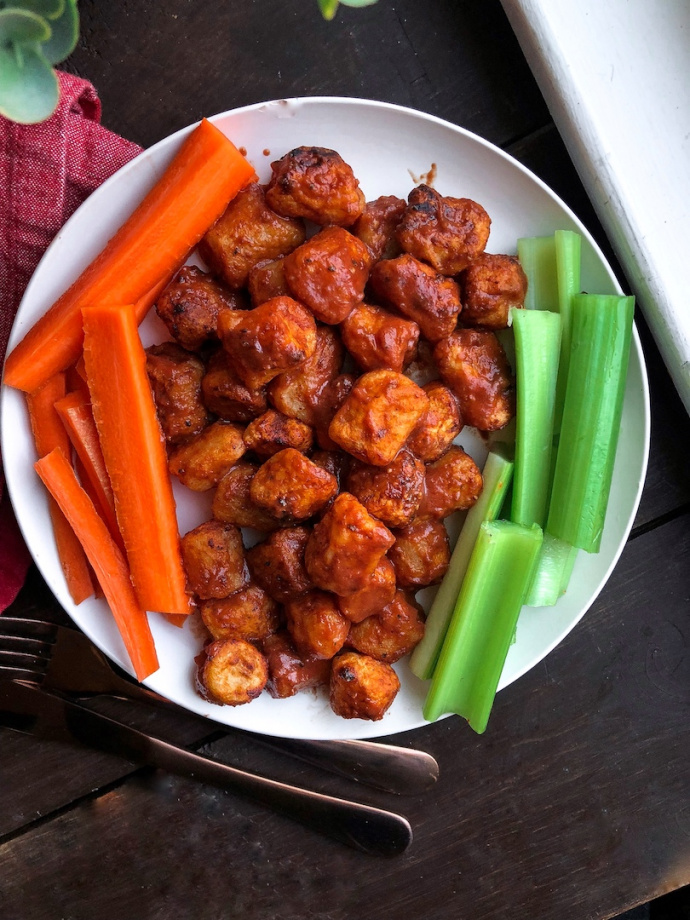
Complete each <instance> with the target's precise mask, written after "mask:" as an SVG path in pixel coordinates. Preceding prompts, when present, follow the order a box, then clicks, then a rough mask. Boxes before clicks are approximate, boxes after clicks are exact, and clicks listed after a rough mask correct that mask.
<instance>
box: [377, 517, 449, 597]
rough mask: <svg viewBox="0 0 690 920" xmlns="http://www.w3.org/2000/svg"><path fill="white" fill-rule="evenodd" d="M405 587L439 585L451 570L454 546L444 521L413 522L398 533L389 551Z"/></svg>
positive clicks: (398, 578) (396, 573) (415, 588)
mask: <svg viewBox="0 0 690 920" xmlns="http://www.w3.org/2000/svg"><path fill="white" fill-rule="evenodd" d="M388 558H389V559H390V561H391V562H392V563H393V567H394V568H395V577H396V580H397V582H398V585H399V586H400V587H401V588H412V589H414V590H415V591H416V590H417V588H425V587H426V586H427V585H436V584H438V583H439V582H440V581H441V579H442V578H443V576H444V575H445V574H446V570H447V569H448V563H449V562H450V546H449V543H448V533H447V532H446V528H445V527H444V526H443V524H442V523H441V521H431V520H422V521H413V522H412V523H411V524H408V525H407V527H404V528H402V530H396V532H395V544H394V545H393V547H392V549H391V550H390V552H389V554H388Z"/></svg>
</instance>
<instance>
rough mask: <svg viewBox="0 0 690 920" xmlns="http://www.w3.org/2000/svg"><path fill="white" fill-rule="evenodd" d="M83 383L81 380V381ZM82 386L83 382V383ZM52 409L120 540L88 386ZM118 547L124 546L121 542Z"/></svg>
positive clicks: (98, 504)
mask: <svg viewBox="0 0 690 920" xmlns="http://www.w3.org/2000/svg"><path fill="white" fill-rule="evenodd" d="M82 383H83V381H82ZM84 386H85V385H84ZM55 410H56V412H57V414H58V416H59V418H60V419H61V420H62V423H63V425H64V426H65V431H66V432H67V435H68V437H69V439H70V441H71V443H72V447H73V448H74V450H75V451H76V454H77V457H79V460H80V461H81V467H82V470H83V472H84V475H85V476H86V477H87V479H88V482H89V485H90V489H89V488H86V486H85V484H84V481H83V480H82V485H84V488H85V489H86V492H87V493H88V495H89V497H90V498H91V500H92V501H93V503H94V505H95V506H96V510H97V511H98V512H99V514H100V515H101V517H102V518H103V520H104V521H105V523H106V524H107V525H108V530H109V531H110V535H111V536H112V538H113V539H114V540H115V542H116V543H119V544H122V537H121V536H120V531H119V530H118V526H117V517H116V516H115V498H114V496H113V487H112V486H111V484H110V477H109V476H108V471H107V469H106V468H105V460H104V459H103V451H102V450H101V444H100V441H99V440H98V431H97V430H96V423H95V422H94V420H93V414H92V412H91V402H90V400H89V393H88V390H86V391H84V390H82V389H79V390H75V391H73V392H72V393H68V394H67V395H66V396H63V397H62V398H61V399H58V400H57V402H56V403H55ZM120 548H121V549H122V550H124V545H121V546H120Z"/></svg>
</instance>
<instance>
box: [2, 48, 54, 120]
mask: <svg viewBox="0 0 690 920" xmlns="http://www.w3.org/2000/svg"><path fill="white" fill-rule="evenodd" d="M19 47H20V48H21V63H20V61H19V60H18V56H17V55H16V54H15V50H14V48H13V47H11V46H10V47H9V48H8V47H6V46H5V45H4V44H3V43H0V115H4V116H5V117H6V118H9V119H11V120H12V121H16V122H19V124H24V125H30V124H35V123H36V122H39V121H44V120H45V119H46V118H48V117H49V116H50V115H51V114H52V113H53V111H54V110H55V107H56V106H57V103H58V97H59V89H58V81H57V76H56V75H55V72H54V70H53V68H52V67H51V66H50V64H49V63H48V61H46V59H45V57H44V56H43V55H42V54H41V50H40V47H39V45H38V44H28V43H24V44H22V45H20V46H19Z"/></svg>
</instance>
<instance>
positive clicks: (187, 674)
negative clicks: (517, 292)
mask: <svg viewBox="0 0 690 920" xmlns="http://www.w3.org/2000/svg"><path fill="white" fill-rule="evenodd" d="M212 120H213V121H214V122H215V124H216V125H217V126H218V127H219V128H220V129H221V130H222V131H224V132H225V133H226V134H227V135H228V136H229V137H230V138H232V140H233V141H234V142H235V144H236V145H237V146H238V147H243V148H244V149H246V151H247V155H248V157H249V159H250V160H251V162H252V163H253V164H254V166H255V168H256V170H257V172H258V174H259V177H260V179H261V180H262V181H265V180H267V179H268V177H269V176H270V162H271V160H273V159H277V158H278V157H280V156H282V155H283V154H284V153H285V152H287V151H288V150H291V149H292V148H293V147H297V146H301V145H305V144H308V145H318V146H323V147H331V148H333V149H335V150H337V151H339V153H340V154H341V155H342V156H343V157H344V159H345V160H346V161H347V162H348V163H350V164H351V165H352V167H353V168H354V171H355V174H356V175H357V176H358V178H359V179H360V182H361V186H362V189H363V191H364V193H365V195H366V196H367V198H374V197H377V196H378V195H382V194H395V195H399V196H400V197H407V194H408V192H409V191H410V189H411V188H412V187H413V186H414V185H415V184H417V182H418V181H423V179H422V180H420V177H422V176H423V175H424V174H426V173H428V172H429V170H431V169H432V168H433V169H434V171H435V174H436V176H435V179H434V185H435V187H436V188H437V189H438V190H439V191H440V192H441V193H442V194H448V195H455V196H458V197H468V198H473V199H475V200H477V201H479V202H480V203H481V204H482V205H483V206H484V207H485V208H486V209H487V211H488V212H489V214H490V215H491V218H492V221H493V222H492V228H491V236H490V239H489V246H488V250H489V251H490V252H514V251H515V246H516V240H517V238H518V237H519V236H537V235H542V234H549V233H552V232H553V231H554V230H556V229H558V228H564V229H572V230H577V231H579V232H580V233H581V234H582V236H583V238H584V239H583V273H582V278H583V286H584V289H585V290H590V291H594V290H596V291H601V292H609V291H610V292H615V291H619V287H618V284H617V282H616V280H615V278H614V276H613V274H612V272H611V269H610V268H609V266H608V265H607V264H606V262H605V260H604V258H603V256H602V254H601V252H600V251H599V249H598V248H597V247H596V244H595V243H594V241H593V240H592V238H591V236H590V235H589V234H588V233H587V231H586V230H585V228H584V227H583V226H582V225H581V224H580V222H579V221H578V220H577V218H576V217H575V216H574V215H573V214H572V212H571V211H570V210H569V209H568V208H567V207H566V206H565V205H564V204H563V202H561V201H560V200H559V199H558V198H557V197H556V196H555V195H554V194H553V192H551V191H550V190H549V189H548V188H547V187H546V186H545V185H544V184H543V183H542V182H541V181H540V180H539V179H537V178H536V177H535V176H533V175H532V174H531V173H530V172H529V171H528V170H526V169H525V168H524V167H522V166H521V165H520V164H519V163H517V162H516V161H515V160H513V159H512V158H511V157H509V156H507V155H506V154H505V153H503V152H502V151H501V150H499V149H497V148H495V147H493V146H492V145H491V144H489V143H487V142H486V141H484V140H482V139H480V138H478V137H476V136H474V135H472V134H470V133H468V132H467V131H464V130H462V129H461V128H457V127H455V126H454V125H451V124H448V123H446V122H443V121H441V120H439V119H438V118H434V117H432V116H430V115H424V114H421V113H419V112H415V111H412V110H410V109H405V108H399V107H397V106H392V105H385V104H383V103H379V102H369V101H365V100H356V99H337V98H333V99H332V98H313V99H295V100H288V101H284V100H281V101H276V102H269V103H264V104H260V105H253V106H248V107H246V108H243V109H237V110H235V111H233V112H227V113H224V114H222V115H218V116H216V117H215V118H213V119H212ZM189 130H191V129H189V128H188V129H185V130H183V131H179V132H178V133H177V134H174V135H172V136H171V137H169V138H167V139H166V140H163V141H161V142H160V143H159V144H156V145H155V146H154V147H152V148H151V149H150V150H148V151H146V152H145V153H143V154H142V155H141V156H140V157H138V158H137V159H136V160H134V161H133V162H131V163H129V164H128V165H127V166H125V167H124V168H123V169H121V170H120V172H119V173H117V174H116V175H115V176H113V177H112V178H111V179H110V180H108V181H107V182H106V183H105V184H104V185H103V186H101V188H100V189H98V190H97V191H96V192H94V194H93V195H92V196H91V197H90V198H89V199H88V200H87V201H86V202H85V203H84V204H83V205H82V207H81V208H80V209H79V210H78V211H77V213H76V214H75V215H74V216H73V217H72V218H71V219H70V221H69V222H68V223H67V224H66V225H65V227H64V228H63V229H62V230H61V231H60V233H59V234H58V236H57V237H56V239H55V241H54V242H53V244H52V245H51V247H50V249H49V250H48V251H47V253H46V254H45V256H44V258H43V260H42V261H41V263H40V265H39V267H38V269H37V271H36V273H35V275H34V277H33V278H32V280H31V283H30V284H29V287H28V289H27V291H26V294H25V296H24V299H23V301H22V304H21V307H20V309H19V313H18V315H17V320H16V322H15V325H14V329H13V331H12V336H11V338H10V348H12V346H13V345H15V344H16V343H17V342H18V341H19V340H20V339H21V338H22V337H23V335H24V334H25V333H26V331H27V329H28V328H29V327H30V326H31V325H32V324H33V323H34V322H35V320H36V319H37V318H38V317H39V316H40V315H41V314H42V313H43V312H44V311H45V310H46V309H47V308H48V307H49V306H50V304H51V303H52V302H53V301H54V300H55V299H56V297H57V296H58V295H59V294H60V293H61V292H62V291H63V290H64V289H65V288H66V287H67V286H68V285H69V284H70V283H71V282H72V281H73V279H74V278H75V277H76V276H77V275H78V274H79V273H80V271H81V270H82V269H83V268H84V267H85V266H86V265H87V264H88V263H89V262H90V261H91V259H92V258H93V257H94V256H95V255H96V254H97V253H98V252H99V251H100V250H101V249H102V247H103V246H104V244H105V243H106V241H107V240H108V239H109V237H110V236H111V235H112V233H113V231H114V230H115V229H116V228H117V227H118V226H119V225H120V224H121V223H122V222H123V220H124V219H125V218H126V217H127V216H128V214H129V213H130V212H131V211H132V210H133V208H134V206H135V205H136V204H137V203H138V202H139V200H140V199H141V198H142V197H143V195H144V194H145V193H146V192H147V191H148V189H149V188H150V187H151V185H152V184H153V183H154V181H155V180H156V178H157V177H158V176H159V175H160V174H161V172H162V171H163V169H164V168H165V166H166V164H167V163H168V162H169V160H170V159H171V157H172V155H173V154H174V152H175V151H176V150H177V148H178V147H179V145H180V143H181V142H182V139H183V138H184V137H185V135H186V134H187V133H188V132H189ZM434 164H435V165H434ZM141 258H146V253H144V252H142V253H141ZM142 337H143V339H144V343H145V344H150V343H151V342H152V341H155V340H158V341H160V340H161V339H162V338H167V335H166V334H165V330H164V327H162V324H160V323H159V321H158V319H157V318H156V317H150V318H147V320H146V321H145V323H144V325H143V326H142ZM459 441H460V443H462V444H463V446H464V447H465V448H466V449H467V450H468V451H469V452H470V453H472V454H473V455H474V456H475V459H476V460H477V461H478V462H479V463H483V459H484V456H485V450H486V448H485V446H484V444H483V442H482V441H481V439H479V438H478V437H473V436H472V434H471V433H468V432H466V431H465V432H463V433H462V434H461V436H460V438H459ZM648 445H649V394H648V388H647V378H646V373H645V368H644V362H643V358H642V352H641V349H640V344H639V339H638V337H637V334H635V337H634V345H633V352H632V355H631V362H630V371H629V375H628V382H627V389H626V395H625V404H624V410H623V421H622V425H621V433H620V442H619V450H618V457H617V460H616V466H615V471H614V479H613V488H612V491H611V501H610V508H609V513H608V516H607V520H606V526H605V529H604V537H603V541H602V546H601V552H600V553H599V554H598V555H596V556H589V555H587V554H585V553H580V558H579V561H578V563H577V566H576V569H575V572H574V574H573V578H572V582H571V587H570V589H569V591H568V594H567V595H566V596H565V597H564V598H562V599H561V600H560V601H559V603H558V604H557V605H556V606H555V607H551V608H544V609H531V608H530V609H525V610H524V611H523V614H522V616H521V618H520V623H519V627H518V632H517V641H516V642H515V644H514V645H513V646H512V647H511V649H510V653H509V655H508V659H507V661H506V665H505V669H504V671H503V675H502V678H501V683H500V687H506V686H507V685H508V684H510V683H511V682H512V681H514V680H516V679H517V678H518V677H519V676H520V675H522V674H524V673H525V671H527V670H529V669H530V668H531V667H533V666H534V665H535V664H537V662H539V661H541V659H542V658H543V657H544V656H545V655H546V654H548V652H549V651H551V649H553V648H554V646H556V645H557V644H558V643H559V642H560V641H561V639H562V638H563V637H564V636H565V635H566V634H567V633H568V632H569V631H570V630H571V629H572V628H573V627H574V626H575V624H576V623H577V622H578V620H579V619H580V618H581V617H582V616H583V614H584V613H585V611H586V610H587V609H588V608H589V606H590V605H591V604H592V602H593V601H594V599H595V598H596V596H597V595H598V593H599V591H600V590H601V588H602V587H603V585H604V583H605V582H606V580H607V578H608V576H609V574H610V572H611V570H612V568H613V566H614V565H615V563H616V561H617V559H618V557H619V555H620V553H621V551H622V549H623V546H624V544H625V540H626V538H627V535H628V533H629V530H630V527H631V526H632V521H633V518H634V515H635V512H636V510H637V506H638V503H639V498H640V493H641V490H642V484H643V480H644V474H645V468H646V462H647V453H648ZM2 453H3V459H4V464H5V472H6V476H7V483H8V487H9V491H10V496H11V498H12V502H13V504H14V508H15V511H16V514H17V518H18V520H19V524H20V526H21V528H22V532H23V534H24V536H25V538H26V542H27V544H28V546H29V549H30V550H31V552H32V554H33V557H34V559H35V560H36V563H37V565H38V567H39V569H40V570H41V572H42V574H43V576H44V578H45V580H46V581H47V583H48V584H49V585H50V587H51V589H52V590H53V591H54V593H55V595H56V597H57V598H58V600H59V601H60V603H61V604H62V606H63V607H64V608H65V610H66V611H67V612H68V613H69V615H70V616H71V617H72V619H73V620H74V621H75V622H76V623H77V624H78V625H79V627H80V628H81V629H82V630H83V631H84V632H85V633H86V634H87V635H88V636H89V637H90V638H91V639H92V640H93V641H94V642H95V643H96V644H97V645H98V646H99V647H100V648H101V649H103V651H104V652H106V653H107V654H108V655H109V656H110V657H111V658H112V659H113V660H114V661H116V662H117V663H118V664H119V665H121V666H122V667H124V668H127V669H128V670H130V671H131V669H129V666H128V664H127V659H126V655H125V652H124V648H123V646H122V642H121V640H120V638H119V635H118V633H117V630H116V629H115V626H114V623H113V621H112V618H111V616H110V613H109V611H108V609H107V607H106V605H105V604H104V603H103V602H102V601H96V600H88V601H85V602H84V603H82V604H80V605H79V607H75V606H74V604H73V603H72V602H71V600H70V597H69V594H68V592H67V588H66V586H65V581H64V578H63V575H62V572H61V569H60V566H59V563H58V559H57V555H56V551H55V544H54V541H53V538H52V534H51V527H50V522H49V518H48V511H47V503H46V496H45V493H44V490H43V488H42V486H41V485H40V483H39V480H38V478H37V476H36V475H35V474H34V473H33V470H32V464H33V462H34V460H35V453H34V447H33V443H32V439H31V435H30V431H29V426H28V420H27V415H26V409H25V402H24V399H23V398H22V396H21V394H20V393H18V392H17V391H14V390H11V389H9V388H7V387H3V393H2ZM176 498H177V499H178V508H179V517H180V527H181V530H182V532H186V531H187V530H189V529H190V528H191V527H194V526H196V525H197V524H198V523H200V522H201V521H202V520H204V519H206V518H207V517H208V516H209V512H208V509H209V503H208V501H207V500H206V499H205V498H202V499H200V498H199V496H198V495H194V494H192V493H189V492H187V490H185V489H183V488H182V487H176ZM151 620H152V627H153V631H154V635H155V640H156V645H157V648H158V653H159V657H160V662H161V667H160V670H159V671H158V672H157V673H156V674H154V675H153V676H152V677H151V678H150V679H149V680H148V681H147V685H148V686H149V687H151V688H152V689H153V690H155V691H157V692H158V693H161V694H163V695H164V696H166V697H168V698H169V699H171V700H174V701H175V702H176V703H179V704H180V705H181V706H184V707H185V708H187V709H189V710H192V711H194V712H196V713H199V714H202V715H206V716H208V717H210V718H212V719H214V720H216V721H217V722H221V723H225V724H227V725H235V726H239V727H241V728H244V729H249V730H251V731H256V732H261V733H264V734H271V735H279V736H288V737H295V738H367V737H376V736H381V735H386V734H393V733H395V732H401V731H406V730H408V729H412V728H416V727H419V726H421V725H425V724H426V723H425V722H424V720H423V718H422V711H421V707H422V702H423V699H424V695H425V684H424V683H423V682H422V681H419V680H417V679H416V678H415V677H413V675H411V674H410V672H409V670H408V669H407V666H406V665H405V663H404V662H403V663H400V664H399V665H397V668H398V670H399V673H400V674H401V677H402V685H403V686H402V690H401V692H400V693H399V695H398V697H397V699H396V700H395V702H394V704H393V706H392V707H391V709H390V710H389V712H388V713H387V714H386V715H385V717H384V718H383V720H382V721H380V722H374V723H370V722H365V721H360V720H345V719H341V718H339V717H337V716H335V715H334V714H333V713H332V712H331V710H330V708H329V706H328V701H327V698H326V696H325V694H323V693H315V692H306V693H302V694H299V695H298V696H296V697H294V698H292V699H289V700H274V699H272V698H271V697H270V696H268V694H263V695H262V696H261V697H260V698H259V699H258V700H255V701H254V702H252V703H251V704H249V705H248V706H241V707H237V708H230V707H219V706H213V705H211V704H209V703H206V702H204V701H203V700H202V699H200V698H199V697H198V696H197V694H196V693H195V691H194V687H193V659H194V655H195V654H196V653H197V651H198V649H199V647H200V645H201V637H200V636H199V634H198V629H195V628H194V623H192V622H189V623H188V624H187V625H186V626H185V628H184V629H183V630H180V629H177V628H175V627H173V626H171V625H170V624H168V623H167V622H165V621H164V620H163V619H162V618H161V617H158V616H156V615H152V617H151Z"/></svg>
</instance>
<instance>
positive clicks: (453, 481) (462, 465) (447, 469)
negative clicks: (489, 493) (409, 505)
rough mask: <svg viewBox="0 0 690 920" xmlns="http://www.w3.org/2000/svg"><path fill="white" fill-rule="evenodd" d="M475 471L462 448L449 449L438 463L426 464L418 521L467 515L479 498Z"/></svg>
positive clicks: (479, 481)
mask: <svg viewBox="0 0 690 920" xmlns="http://www.w3.org/2000/svg"><path fill="white" fill-rule="evenodd" d="M483 485H484V483H483V479H482V474H481V472H480V470H479V467H478V466H477V464H476V463H475V462H474V460H473V459H472V457H470V455H469V454H466V453H465V451H464V450H463V449H462V447H456V446H453V447H451V448H450V450H449V451H447V452H446V453H445V454H444V455H443V456H442V457H439V459H438V460H434V462H433V463H429V464H427V467H426V477H425V486H424V497H423V498H422V501H421V502H420V505H419V509H418V512H417V515H418V517H419V518H431V519H434V520H441V519H442V518H444V517H448V515H449V514H453V512H454V511H467V510H468V509H469V508H471V507H472V505H474V503H475V502H476V501H477V499H478V498H479V496H480V495H481V491H482V487H483Z"/></svg>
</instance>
